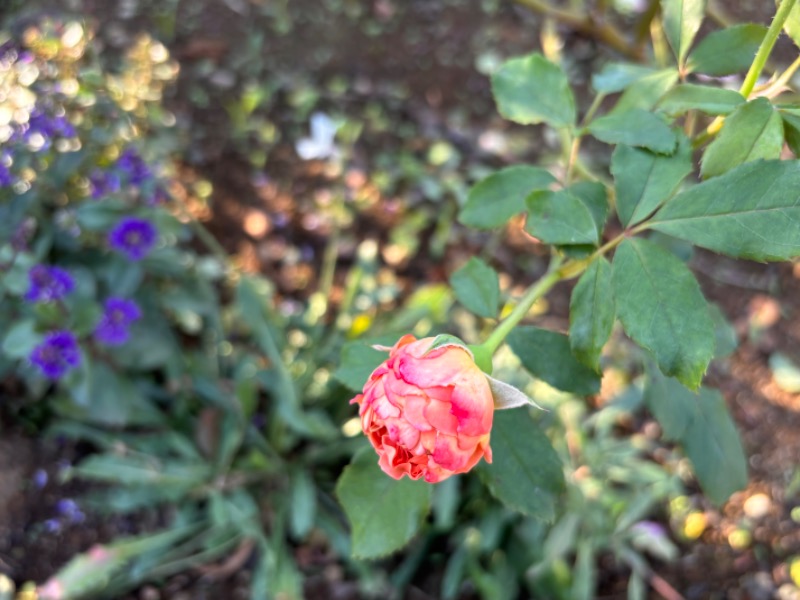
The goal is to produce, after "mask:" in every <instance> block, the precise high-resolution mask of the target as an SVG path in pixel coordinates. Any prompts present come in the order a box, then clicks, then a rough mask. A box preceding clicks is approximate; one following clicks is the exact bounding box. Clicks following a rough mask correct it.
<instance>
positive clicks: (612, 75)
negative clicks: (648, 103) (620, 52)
mask: <svg viewBox="0 0 800 600" xmlns="http://www.w3.org/2000/svg"><path fill="white" fill-rule="evenodd" d="M654 71H655V69H653V68H652V67H645V66H643V65H636V64H632V63H619V62H612V63H608V64H606V65H604V66H603V68H602V69H600V71H599V72H598V73H595V74H594V75H592V87H593V88H594V89H595V91H597V92H600V93H602V94H613V93H615V92H621V91H622V90H624V89H626V88H627V87H628V86H630V85H631V84H633V83H635V82H637V81H639V80H641V79H642V78H644V77H647V76H648V75H652V74H653V73H654Z"/></svg>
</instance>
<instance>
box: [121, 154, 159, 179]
mask: <svg viewBox="0 0 800 600" xmlns="http://www.w3.org/2000/svg"><path fill="white" fill-rule="evenodd" d="M117 168H118V169H119V170H120V171H122V173H123V174H124V175H125V177H126V179H127V180H128V182H129V183H131V184H132V185H142V184H143V183H144V182H145V181H147V180H148V179H150V177H151V176H152V174H153V173H152V171H151V170H150V167H148V166H147V163H146V162H144V160H142V157H141V156H139V153H138V152H136V150H135V149H134V148H125V150H124V151H123V152H122V154H120V157H119V158H118V159H117Z"/></svg>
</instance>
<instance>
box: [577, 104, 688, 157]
mask: <svg viewBox="0 0 800 600" xmlns="http://www.w3.org/2000/svg"><path fill="white" fill-rule="evenodd" d="M587 129H588V130H589V132H590V133H591V134H592V135H593V136H594V137H596V138H597V139H598V140H600V141H601V142H606V143H607V144H627V145H628V146H638V147H642V148H647V149H648V150H652V151H653V152H658V153H659V154H672V152H674V150H675V144H676V143H677V141H678V139H677V137H676V135H675V133H674V132H673V131H672V129H670V127H669V125H667V123H666V122H664V119H662V118H661V117H659V116H657V115H654V114H653V113H651V112H648V111H646V110H643V109H640V108H634V109H632V110H628V111H624V112H622V111H620V112H616V111H615V112H613V113H611V114H608V115H604V116H602V117H599V118H597V119H595V120H594V121H592V122H591V123H590V124H589V126H588V127H587Z"/></svg>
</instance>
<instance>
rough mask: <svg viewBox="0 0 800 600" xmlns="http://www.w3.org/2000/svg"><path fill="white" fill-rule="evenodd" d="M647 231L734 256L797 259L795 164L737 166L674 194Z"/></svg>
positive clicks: (799, 168) (799, 215) (799, 167)
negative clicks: (657, 232) (660, 232)
mask: <svg viewBox="0 0 800 600" xmlns="http://www.w3.org/2000/svg"><path fill="white" fill-rule="evenodd" d="M652 228H653V229H656V230H658V231H662V232H664V233H667V234H669V235H672V236H675V237H678V238H680V239H683V240H686V241H689V242H692V243H693V244H696V245H698V246H702V247H704V248H708V249H709V250H713V251H715V252H719V253H721V254H727V255H729V256H734V257H737V258H749V259H752V260H761V261H767V260H788V259H790V258H793V257H795V256H800V163H798V162H797V161H758V162H752V163H747V164H745V165H741V166H739V167H736V168H735V169H733V170H731V171H729V172H728V173H726V174H725V175H721V176H720V177H715V178H714V179H711V180H709V181H706V182H703V183H701V184H699V185H696V186H695V187H693V188H691V189H689V190H687V191H685V192H682V193H680V194H678V195H677V196H675V197H674V198H673V199H672V200H670V201H669V202H668V203H667V204H665V205H664V206H663V207H662V208H661V210H659V211H658V212H657V213H656V214H655V216H654V217H653V221H652Z"/></svg>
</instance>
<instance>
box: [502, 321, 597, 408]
mask: <svg viewBox="0 0 800 600" xmlns="http://www.w3.org/2000/svg"><path fill="white" fill-rule="evenodd" d="M508 344H509V346H511V349H512V350H513V351H514V354H516V355H517V356H518V357H519V359H520V361H522V366H524V367H525V368H526V369H527V370H528V371H529V372H530V373H531V375H533V376H534V377H537V378H539V379H541V380H542V381H546V382H547V383H548V384H550V385H552V386H553V387H554V388H557V389H559V390H563V391H565V392H572V393H574V394H578V395H581V396H588V395H590V394H596V393H597V392H598V391H600V378H599V377H598V375H597V373H595V372H594V371H593V370H592V369H590V368H589V367H587V366H585V365H584V364H582V363H580V362H578V361H577V360H576V359H575V358H574V357H573V355H572V351H571V349H570V342H569V338H568V337H567V336H566V335H563V334H561V333H557V332H555V331H549V330H547V329H540V328H538V327H527V326H526V327H517V328H516V329H515V330H514V331H513V332H512V333H511V335H510V336H509V337H508Z"/></svg>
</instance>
